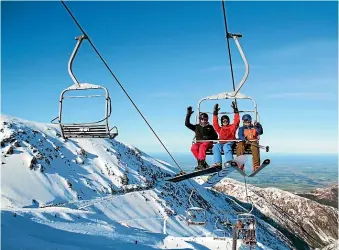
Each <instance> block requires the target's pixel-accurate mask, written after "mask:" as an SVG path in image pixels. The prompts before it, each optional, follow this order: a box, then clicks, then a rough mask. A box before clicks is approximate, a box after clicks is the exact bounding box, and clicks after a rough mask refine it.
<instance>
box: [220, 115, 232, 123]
mask: <svg viewBox="0 0 339 250" xmlns="http://www.w3.org/2000/svg"><path fill="white" fill-rule="evenodd" d="M224 120H227V121H228V123H230V118H229V117H228V115H223V116H222V117H221V118H220V121H221V124H222V123H223V121H224Z"/></svg>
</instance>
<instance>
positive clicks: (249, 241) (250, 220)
mask: <svg viewBox="0 0 339 250" xmlns="http://www.w3.org/2000/svg"><path fill="white" fill-rule="evenodd" d="M233 230H234V231H233V243H235V244H236V240H237V239H238V238H241V239H242V240H243V243H245V244H246V245H247V246H249V247H250V248H251V249H254V248H255V245H256V243H257V239H256V220H255V216H254V215H253V214H251V213H242V214H239V215H238V217H237V222H236V224H235V226H234V228H233Z"/></svg>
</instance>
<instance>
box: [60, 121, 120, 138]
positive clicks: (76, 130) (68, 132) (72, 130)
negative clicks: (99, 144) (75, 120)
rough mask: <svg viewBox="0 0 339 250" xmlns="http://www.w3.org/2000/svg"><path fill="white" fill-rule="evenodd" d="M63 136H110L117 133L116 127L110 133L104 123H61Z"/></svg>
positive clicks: (113, 136)
mask: <svg viewBox="0 0 339 250" xmlns="http://www.w3.org/2000/svg"><path fill="white" fill-rule="evenodd" d="M61 129H62V132H63V135H64V137H65V138H112V139H114V138H115V137H116V136H117V135H118V132H117V129H116V130H115V131H114V132H112V133H111V131H110V130H109V128H108V126H106V125H105V124H61Z"/></svg>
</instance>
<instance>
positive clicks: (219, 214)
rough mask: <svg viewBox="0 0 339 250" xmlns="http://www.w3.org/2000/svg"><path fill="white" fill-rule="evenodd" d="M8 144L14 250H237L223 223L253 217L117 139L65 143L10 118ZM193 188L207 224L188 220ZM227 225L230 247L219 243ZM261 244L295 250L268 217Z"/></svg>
mask: <svg viewBox="0 0 339 250" xmlns="http://www.w3.org/2000/svg"><path fill="white" fill-rule="evenodd" d="M0 140H1V148H2V152H1V155H2V158H1V161H2V165H1V210H2V212H1V216H2V221H1V228H2V230H1V231H2V247H3V248H4V249H55V248H60V249H112V248H113V249H135V247H136V246H135V245H136V244H137V245H138V249H149V248H172V249H175V248H189V249H206V247H207V248H210V249H225V248H226V249H231V245H232V237H231V236H232V228H231V227H229V226H228V227H227V226H226V227H225V226H223V225H222V224H221V223H220V221H230V222H234V221H235V219H236V217H237V213H239V212H244V211H247V210H246V209H247V208H246V207H248V204H245V203H241V202H239V201H238V200H237V199H235V198H234V197H232V196H230V195H226V194H224V193H221V192H216V191H215V190H210V189H206V188H203V187H201V186H200V185H199V183H198V182H196V181H194V180H191V181H184V182H180V183H170V182H167V181H165V179H166V177H168V176H171V175H173V174H174V172H173V171H172V170H171V169H172V168H171V167H170V166H169V165H168V164H166V163H164V162H160V161H157V160H155V159H154V158H152V157H151V156H149V155H147V154H145V153H143V152H142V151H140V150H139V149H137V148H135V147H133V146H128V145H125V144H123V143H121V142H118V141H116V140H109V139H69V140H64V139H63V138H62V137H61V135H60V132H59V128H58V126H56V125H51V124H42V123H37V122H31V121H26V120H22V119H19V118H14V117H10V116H5V115H2V116H1V133H0ZM193 187H194V189H196V192H195V193H194V195H193V201H192V203H193V206H199V207H204V208H205V209H206V223H207V224H206V225H205V226H188V225H187V222H186V219H185V214H186V210H187V208H189V207H190V206H191V205H190V203H189V200H188V197H189V195H190V194H191V191H192V190H193ZM231 195H233V194H231ZM234 195H235V194H234ZM258 215H260V213H258ZM217 219H219V220H218V223H217V227H218V228H219V229H223V230H225V231H224V232H225V234H226V236H227V237H226V239H225V240H220V239H219V240H218V239H213V237H212V236H213V232H214V229H215V222H216V221H217ZM219 233H220V230H219ZM257 240H258V244H257V249H292V248H294V247H293V246H292V243H291V241H290V240H289V239H288V238H287V237H285V236H284V235H283V234H282V233H281V232H280V231H279V230H278V229H277V228H274V227H273V226H271V225H269V224H268V223H266V222H265V220H264V219H262V218H261V217H260V216H258V217H257ZM241 245H242V241H241V240H238V242H237V246H238V248H239V247H241ZM242 246H243V245H242Z"/></svg>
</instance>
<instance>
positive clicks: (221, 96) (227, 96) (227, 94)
mask: <svg viewBox="0 0 339 250" xmlns="http://www.w3.org/2000/svg"><path fill="white" fill-rule="evenodd" d="M228 37H229V38H233V39H234V42H235V44H236V45H237V48H238V50H239V52H240V55H241V57H242V59H243V61H244V63H245V74H244V76H243V78H242V79H241V81H240V82H239V84H238V87H237V89H236V90H235V91H232V92H222V93H219V94H216V95H211V96H207V97H205V98H203V99H201V100H200V101H199V102H198V113H197V116H196V123H199V115H200V114H201V113H202V112H201V108H200V106H201V103H202V102H204V101H206V100H227V99H248V100H251V101H252V102H253V106H254V107H253V109H251V110H239V113H254V116H255V121H258V122H259V113H258V108H257V103H256V102H255V100H253V98H251V97H249V96H247V95H244V94H241V93H240V92H239V90H240V89H241V87H242V86H243V85H244V83H245V81H246V79H247V77H248V74H249V65H248V62H247V59H246V56H245V54H244V52H243V50H242V48H241V45H240V43H239V41H238V38H240V37H242V35H240V34H231V33H229V35H228ZM205 113H207V114H212V112H205ZM219 114H220V115H223V114H234V113H233V112H219ZM234 141H236V142H238V141H240V140H234ZM194 142H204V140H195V139H194V140H193V143H194ZM217 142H219V140H214V141H213V143H214V144H216V143H217ZM235 146H236V144H234V145H233V154H234V155H236V148H235ZM259 148H264V149H265V150H266V152H268V151H269V147H268V146H266V147H265V146H259ZM206 154H207V155H213V152H212V149H208V150H207V152H206ZM223 154H224V152H222V155H223ZM245 154H249V155H251V154H252V153H251V150H250V149H249V148H246V151H245Z"/></svg>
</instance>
